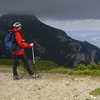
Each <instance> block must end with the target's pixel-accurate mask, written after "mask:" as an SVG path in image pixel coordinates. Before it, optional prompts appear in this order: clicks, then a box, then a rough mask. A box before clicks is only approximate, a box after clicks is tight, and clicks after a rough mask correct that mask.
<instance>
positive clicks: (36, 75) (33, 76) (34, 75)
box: [30, 73, 39, 78]
mask: <svg viewBox="0 0 100 100" xmlns="http://www.w3.org/2000/svg"><path fill="white" fill-rule="evenodd" d="M30 76H31V77H32V78H38V77H39V75H38V74H36V73H34V74H32V75H30Z"/></svg>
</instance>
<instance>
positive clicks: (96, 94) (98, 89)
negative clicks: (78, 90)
mask: <svg viewBox="0 0 100 100" xmlns="http://www.w3.org/2000/svg"><path fill="white" fill-rule="evenodd" d="M90 95H94V96H98V95H100V88H97V89H95V90H93V91H91V92H90Z"/></svg>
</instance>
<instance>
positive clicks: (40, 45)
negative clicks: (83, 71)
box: [0, 14, 100, 67]
mask: <svg viewBox="0 0 100 100" xmlns="http://www.w3.org/2000/svg"><path fill="white" fill-rule="evenodd" d="M16 21H18V22H20V23H22V25H23V26H22V31H23V38H24V39H25V40H26V41H27V42H29V43H31V42H34V44H35V46H34V49H35V58H36V60H50V61H53V62H56V63H57V64H59V65H63V66H66V67H73V66H76V65H77V64H88V63H90V62H98V61H100V57H98V54H100V49H99V48H97V47H96V46H94V45H92V44H89V43H88V42H81V41H78V40H75V39H72V38H71V37H70V36H68V35H67V33H65V32H64V31H63V30H60V29H56V28H54V27H51V26H48V25H46V24H44V23H43V22H41V21H40V20H39V19H38V18H37V17H36V16H34V15H25V14H5V15H2V16H1V17H0V50H1V54H0V55H1V56H3V57H5V58H7V57H8V58H9V57H12V56H11V55H10V52H9V51H8V50H7V49H6V48H5V46H4V37H5V35H6V33H7V31H8V30H9V29H10V28H11V27H12V24H13V23H14V22H16ZM91 48H92V49H91ZM25 51H26V55H27V57H28V58H32V51H31V48H30V49H25Z"/></svg>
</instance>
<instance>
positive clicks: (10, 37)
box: [5, 32, 22, 50]
mask: <svg viewBox="0 0 100 100" xmlns="http://www.w3.org/2000/svg"><path fill="white" fill-rule="evenodd" d="M14 37H15V33H14V32H8V33H7V35H6V36H5V46H6V47H7V48H8V49H10V50H20V49H22V47H20V46H18V45H17V44H16V42H15V39H14Z"/></svg>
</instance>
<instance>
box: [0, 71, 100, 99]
mask: <svg viewBox="0 0 100 100" xmlns="http://www.w3.org/2000/svg"><path fill="white" fill-rule="evenodd" d="M40 76H41V77H39V78H38V79H36V80H35V79H31V78H30V77H29V76H28V74H26V75H24V77H23V78H22V79H20V80H13V79H12V73H11V70H10V69H5V70H4V69H0V100H100V96H96V97H95V96H91V95H89V92H90V91H91V90H94V89H95V88H100V77H91V76H87V77H85V76H84V77H82V76H71V75H66V74H40Z"/></svg>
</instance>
